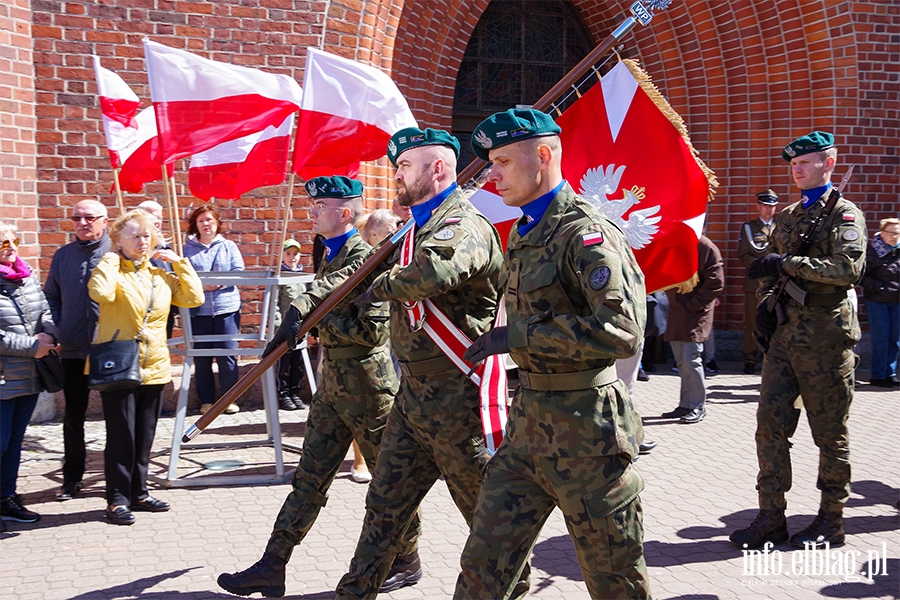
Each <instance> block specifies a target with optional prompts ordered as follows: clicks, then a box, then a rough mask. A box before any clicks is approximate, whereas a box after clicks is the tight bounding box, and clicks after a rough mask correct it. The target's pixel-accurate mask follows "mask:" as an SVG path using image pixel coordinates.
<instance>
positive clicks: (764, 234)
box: [738, 190, 778, 375]
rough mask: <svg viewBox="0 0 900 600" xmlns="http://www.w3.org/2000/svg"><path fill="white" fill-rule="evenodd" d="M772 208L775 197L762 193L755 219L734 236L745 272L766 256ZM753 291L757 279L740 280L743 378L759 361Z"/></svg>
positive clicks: (765, 192) (754, 291) (772, 217)
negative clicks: (742, 303)
mask: <svg viewBox="0 0 900 600" xmlns="http://www.w3.org/2000/svg"><path fill="white" fill-rule="evenodd" d="M776 206H778V194H776V193H775V192H773V191H772V190H766V191H764V192H760V193H759V194H757V195H756V208H757V210H758V211H759V217H758V218H756V219H753V220H752V221H747V222H746V223H744V224H743V225H741V233H740V235H739V236H738V258H739V259H740V261H741V264H742V265H744V267H745V268H749V267H750V265H751V264H752V263H753V261H755V260H756V259H757V258H762V257H763V256H765V255H766V254H768V253H769V252H770V250H769V241H770V240H771V239H772V233H773V232H774V230H775V207H776ZM757 287H759V280H758V279H751V278H750V277H745V278H744V343H743V345H742V346H741V354H742V355H743V357H744V373H745V374H747V375H753V374H754V373H756V362H757V359H758V358H759V348H757V347H756V342H755V341H754V340H753V328H754V324H755V322H756V304H757V298H756V288H757Z"/></svg>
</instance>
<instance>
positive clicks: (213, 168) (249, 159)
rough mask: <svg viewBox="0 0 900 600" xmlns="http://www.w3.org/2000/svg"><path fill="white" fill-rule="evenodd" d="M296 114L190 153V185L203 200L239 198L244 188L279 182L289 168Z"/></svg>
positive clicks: (250, 188) (245, 190)
mask: <svg viewBox="0 0 900 600" xmlns="http://www.w3.org/2000/svg"><path fill="white" fill-rule="evenodd" d="M293 121H294V115H292V114H291V115H288V117H287V118H286V119H285V120H284V122H283V123H281V124H280V125H279V126H278V127H273V126H271V125H270V126H268V127H266V128H265V129H264V130H262V131H259V132H257V133H252V134H250V135H248V136H245V137H242V138H238V139H236V140H231V141H230V142H225V143H224V144H219V145H218V146H215V147H214V148H210V149H209V150H206V151H204V152H200V153H198V154H195V155H194V156H192V157H191V164H190V168H189V169H188V173H189V175H188V185H189V186H190V188H191V193H192V194H193V195H194V196H196V197H197V198H200V199H201V200H209V199H210V198H222V199H226V200H230V199H234V198H239V197H240V196H241V195H242V194H244V193H245V192H249V191H250V190H254V189H256V188H259V187H263V186H267V185H278V184H280V183H282V182H283V181H284V176H285V173H286V172H287V159H288V148H289V147H290V143H291V125H293Z"/></svg>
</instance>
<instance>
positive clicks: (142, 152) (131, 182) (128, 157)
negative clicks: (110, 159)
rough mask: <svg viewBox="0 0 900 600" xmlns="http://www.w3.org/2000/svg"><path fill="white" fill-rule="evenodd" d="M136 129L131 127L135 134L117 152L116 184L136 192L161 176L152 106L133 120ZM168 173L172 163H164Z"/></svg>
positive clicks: (170, 171) (157, 138) (170, 173)
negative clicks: (119, 161)
mask: <svg viewBox="0 0 900 600" xmlns="http://www.w3.org/2000/svg"><path fill="white" fill-rule="evenodd" d="M134 121H135V126H136V127H137V129H130V131H133V132H134V135H133V136H132V138H131V139H130V140H128V143H127V144H125V146H124V147H122V148H121V149H120V150H119V151H118V152H119V159H120V160H121V167H122V168H121V170H120V171H119V186H120V187H121V188H122V189H123V190H125V191H126V192H130V193H132V194H138V193H140V192H142V191H143V190H144V184H145V183H150V182H151V181H158V180H160V179H162V163H160V162H159V149H158V143H159V136H157V135H156V116H155V115H154V110H153V107H152V106H148V107H147V108H145V109H144V110H142V111H141V112H139V113H138V114H137V117H135V119H134ZM166 168H167V169H168V173H169V176H170V177H171V176H172V174H173V169H172V165H171V164H169V165H166Z"/></svg>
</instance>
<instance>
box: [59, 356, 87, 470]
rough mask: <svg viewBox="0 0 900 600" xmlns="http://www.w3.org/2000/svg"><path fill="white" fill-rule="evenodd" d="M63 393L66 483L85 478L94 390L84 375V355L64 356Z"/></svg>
mask: <svg viewBox="0 0 900 600" xmlns="http://www.w3.org/2000/svg"><path fill="white" fill-rule="evenodd" d="M62 364H63V369H64V373H65V381H63V395H64V396H65V398H66V410H65V414H64V415H63V448H64V450H65V454H64V456H63V469H62V471H63V483H78V482H79V481H81V479H82V478H83V477H84V461H85V450H84V417H85V415H86V414H87V409H88V399H89V398H90V394H91V390H89V389H88V386H87V375H85V374H84V359H83V358H64V359H63V361H62Z"/></svg>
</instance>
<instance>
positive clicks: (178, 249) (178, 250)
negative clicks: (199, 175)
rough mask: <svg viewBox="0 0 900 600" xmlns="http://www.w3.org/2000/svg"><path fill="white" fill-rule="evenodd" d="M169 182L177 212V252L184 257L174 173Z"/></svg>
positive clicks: (173, 204)
mask: <svg viewBox="0 0 900 600" xmlns="http://www.w3.org/2000/svg"><path fill="white" fill-rule="evenodd" d="M169 181H170V182H171V183H172V208H173V209H174V210H175V240H176V244H175V247H176V248H177V250H175V252H176V253H177V254H178V256H183V252H184V240H182V239H181V215H180V214H179V213H180V211H179V210H178V194H177V193H176V191H175V177H174V173H173V177H172V178H171V179H169Z"/></svg>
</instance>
